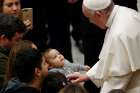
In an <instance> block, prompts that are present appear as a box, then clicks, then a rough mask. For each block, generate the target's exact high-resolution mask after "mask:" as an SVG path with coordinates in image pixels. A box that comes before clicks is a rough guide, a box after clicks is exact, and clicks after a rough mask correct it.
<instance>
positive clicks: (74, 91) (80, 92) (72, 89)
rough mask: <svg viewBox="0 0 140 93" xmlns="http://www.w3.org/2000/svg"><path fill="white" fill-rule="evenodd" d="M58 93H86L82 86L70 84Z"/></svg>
mask: <svg viewBox="0 0 140 93" xmlns="http://www.w3.org/2000/svg"><path fill="white" fill-rule="evenodd" d="M59 93H88V92H87V91H86V89H85V88H84V87H83V86H82V85H80V84H76V83H71V84H68V85H66V86H65V87H64V88H63V89H61V90H60V92H59Z"/></svg>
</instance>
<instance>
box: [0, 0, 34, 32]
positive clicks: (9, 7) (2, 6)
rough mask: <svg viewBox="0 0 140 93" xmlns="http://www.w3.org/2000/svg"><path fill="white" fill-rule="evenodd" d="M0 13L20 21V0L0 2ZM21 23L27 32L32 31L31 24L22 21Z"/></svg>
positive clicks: (1, 0) (0, 0)
mask: <svg viewBox="0 0 140 93" xmlns="http://www.w3.org/2000/svg"><path fill="white" fill-rule="evenodd" d="M0 12H1V13H5V14H9V15H13V16H16V17H18V18H20V19H22V18H21V17H22V15H21V3H20V0H0ZM23 22H24V24H25V25H26V27H27V29H28V30H29V29H32V26H31V22H30V21H29V20H24V21H23Z"/></svg>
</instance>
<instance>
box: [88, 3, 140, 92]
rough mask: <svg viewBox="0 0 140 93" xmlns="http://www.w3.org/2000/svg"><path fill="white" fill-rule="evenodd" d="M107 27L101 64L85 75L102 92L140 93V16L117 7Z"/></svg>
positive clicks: (100, 58) (97, 64) (99, 62)
mask: <svg viewBox="0 0 140 93" xmlns="http://www.w3.org/2000/svg"><path fill="white" fill-rule="evenodd" d="M106 26H107V27H108V31H107V32H106V36H105V40H104V45H103V48H102V50H101V53H100V56H99V61H98V62H97V63H96V64H95V65H94V66H93V67H92V68H91V69H90V70H89V71H88V72H87V73H86V74H87V75H88V77H89V78H90V79H91V80H92V81H93V82H94V83H95V84H96V85H97V86H98V87H101V92H100V93H109V92H110V91H111V90H114V89H121V90H124V91H125V93H140V14H139V13H137V12H136V11H134V10H131V9H128V8H125V7H122V6H118V5H115V7H114V9H113V11H112V13H111V15H110V17H109V20H108V22H107V24H106Z"/></svg>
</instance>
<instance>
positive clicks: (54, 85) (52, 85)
mask: <svg viewBox="0 0 140 93" xmlns="http://www.w3.org/2000/svg"><path fill="white" fill-rule="evenodd" d="M69 83H70V82H69V81H67V78H66V76H65V75H64V74H62V73H60V72H48V75H47V77H46V78H45V79H44V82H43V85H42V86H43V87H42V91H41V93H58V92H59V91H60V90H61V89H63V88H64V87H65V86H66V85H68V84H69Z"/></svg>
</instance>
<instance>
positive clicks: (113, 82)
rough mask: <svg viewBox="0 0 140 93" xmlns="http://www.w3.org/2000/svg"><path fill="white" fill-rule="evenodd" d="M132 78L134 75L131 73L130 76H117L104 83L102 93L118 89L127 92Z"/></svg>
mask: <svg viewBox="0 0 140 93" xmlns="http://www.w3.org/2000/svg"><path fill="white" fill-rule="evenodd" d="M131 76H132V73H129V74H128V75H125V76H116V77H111V78H109V79H108V80H107V81H104V84H103V86H102V89H101V92H100V93H109V92H110V91H112V90H116V89H119V90H123V91H125V88H126V87H127V84H128V83H129V81H130V78H131Z"/></svg>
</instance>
